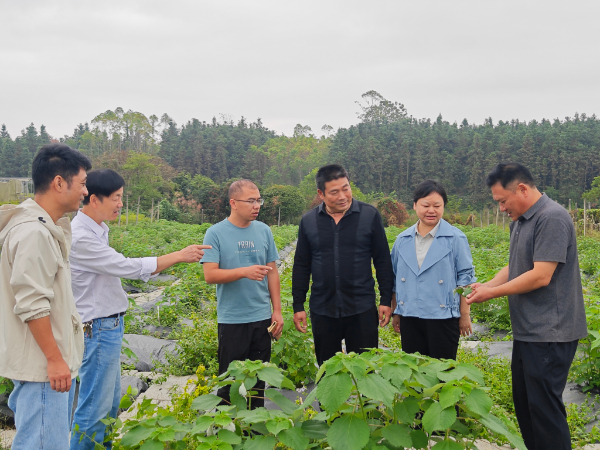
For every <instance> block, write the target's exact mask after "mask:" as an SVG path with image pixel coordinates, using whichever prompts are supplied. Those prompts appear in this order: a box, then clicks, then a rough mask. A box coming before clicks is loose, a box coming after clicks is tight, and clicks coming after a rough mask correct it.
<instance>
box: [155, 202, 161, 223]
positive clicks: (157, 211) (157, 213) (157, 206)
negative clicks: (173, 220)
mask: <svg viewBox="0 0 600 450" xmlns="http://www.w3.org/2000/svg"><path fill="white" fill-rule="evenodd" d="M156 220H160V202H158V205H156Z"/></svg>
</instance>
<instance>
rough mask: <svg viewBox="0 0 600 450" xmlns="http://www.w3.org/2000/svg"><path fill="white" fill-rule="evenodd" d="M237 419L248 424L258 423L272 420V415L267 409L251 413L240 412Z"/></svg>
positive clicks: (254, 410) (259, 409) (258, 409)
mask: <svg viewBox="0 0 600 450" xmlns="http://www.w3.org/2000/svg"><path fill="white" fill-rule="evenodd" d="M237 417H238V418H240V419H242V421H244V422H246V423H256V422H266V421H267V420H270V419H271V414H269V411H267V410H266V409H265V408H257V409H253V410H251V411H240V412H239V413H238V415H237Z"/></svg>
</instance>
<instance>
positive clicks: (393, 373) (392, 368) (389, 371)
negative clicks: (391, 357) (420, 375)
mask: <svg viewBox="0 0 600 450" xmlns="http://www.w3.org/2000/svg"><path fill="white" fill-rule="evenodd" d="M381 376H382V377H383V378H385V379H386V380H389V381H390V382H391V383H392V384H393V385H394V386H396V387H397V388H401V387H402V386H404V381H405V380H409V379H410V377H411V376H412V369H411V368H410V367H408V366H407V365H405V364H385V365H384V366H383V367H382V369H381Z"/></svg>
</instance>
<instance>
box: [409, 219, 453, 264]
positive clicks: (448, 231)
mask: <svg viewBox="0 0 600 450" xmlns="http://www.w3.org/2000/svg"><path fill="white" fill-rule="evenodd" d="M416 232H417V224H414V225H413V226H412V227H410V228H408V229H406V230H405V231H404V232H402V233H401V234H400V236H402V237H407V238H408V239H405V241H404V243H403V244H402V246H401V247H400V248H399V250H400V256H401V257H402V259H404V261H405V262H406V264H407V265H408V267H410V269H411V270H412V271H413V272H414V273H415V275H417V276H418V275H420V274H421V273H423V272H424V271H426V270H427V269H429V268H430V267H431V266H433V265H434V264H435V263H436V262H438V261H439V260H440V259H442V258H443V257H444V256H446V255H447V254H448V253H449V252H450V249H449V248H448V247H446V246H445V245H443V244H442V243H441V240H440V237H442V236H454V230H453V227H452V225H450V224H449V223H448V222H446V221H445V220H444V219H441V220H440V227H439V228H438V230H437V232H436V234H435V238H434V239H433V242H432V243H431V247H429V250H428V251H427V256H425V260H424V261H423V264H421V268H420V269H419V263H418V262H417V252H416V250H415V233H416Z"/></svg>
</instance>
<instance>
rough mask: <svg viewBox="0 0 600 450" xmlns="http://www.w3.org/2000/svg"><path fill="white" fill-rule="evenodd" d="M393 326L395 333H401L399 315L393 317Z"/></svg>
mask: <svg viewBox="0 0 600 450" xmlns="http://www.w3.org/2000/svg"><path fill="white" fill-rule="evenodd" d="M392 325H393V327H394V331H395V332H396V333H400V316H399V315H398V314H394V315H393V316H392Z"/></svg>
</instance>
